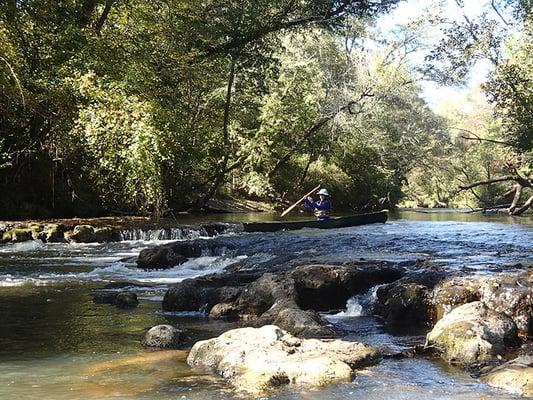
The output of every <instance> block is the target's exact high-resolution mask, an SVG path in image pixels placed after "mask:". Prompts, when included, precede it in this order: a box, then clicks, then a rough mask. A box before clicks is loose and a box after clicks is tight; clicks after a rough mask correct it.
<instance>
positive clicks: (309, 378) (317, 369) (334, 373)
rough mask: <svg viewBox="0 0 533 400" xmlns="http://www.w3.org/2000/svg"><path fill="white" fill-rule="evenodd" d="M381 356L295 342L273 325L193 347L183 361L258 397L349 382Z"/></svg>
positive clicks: (360, 347) (347, 346)
mask: <svg viewBox="0 0 533 400" xmlns="http://www.w3.org/2000/svg"><path fill="white" fill-rule="evenodd" d="M378 359H379V353H378V352H377V351H376V350H375V349H374V348H372V347H371V346H369V345H366V344H363V343H358V342H348V341H343V340H337V339H298V338H296V337H294V336H292V335H290V334H289V333H287V332H285V331H283V330H282V329H280V328H279V327H277V326H275V325H265V326H263V327H261V328H240V329H233V330H230V331H228V332H225V333H223V334H222V335H220V336H218V337H216V338H213V339H209V340H204V341H200V342H197V343H196V344H195V345H194V346H193V348H192V349H191V351H190V353H189V356H188V358H187V362H188V364H189V365H191V366H193V367H203V368H207V369H209V370H211V371H213V372H215V373H217V374H218V375H220V376H222V377H223V378H225V379H227V380H228V381H229V382H230V383H231V384H232V385H233V386H234V387H235V388H236V389H237V390H239V391H244V392H248V393H254V394H259V393H263V392H265V391H268V390H271V389H274V388H276V387H281V386H288V385H291V386H292V385H298V386H307V387H320V386H326V385H330V384H334V383H348V382H351V381H352V380H353V378H354V376H355V370H356V369H358V368H362V367H365V366H368V365H371V364H373V363H375V362H377V360H378Z"/></svg>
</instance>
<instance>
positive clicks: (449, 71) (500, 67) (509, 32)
mask: <svg viewBox="0 0 533 400" xmlns="http://www.w3.org/2000/svg"><path fill="white" fill-rule="evenodd" d="M456 3H457V4H458V5H459V6H462V3H461V2H460V1H459V0H457V1H456ZM491 6H492V9H493V10H494V15H493V16H491V15H489V14H488V13H484V14H482V15H481V16H480V17H478V18H477V19H472V18H469V17H468V16H467V15H466V14H463V19H462V20H461V21H453V22H451V23H450V27H449V28H447V29H445V34H446V35H445V38H444V39H443V41H442V42H441V43H440V45H439V46H437V48H436V49H435V50H434V52H433V53H432V54H431V55H430V56H429V57H428V61H430V62H432V63H431V64H430V66H429V70H430V71H432V72H434V73H435V72H436V74H435V75H434V76H437V77H441V78H444V80H446V81H458V80H460V78H461V77H464V76H466V72H467V71H468V69H469V68H470V67H471V66H472V64H473V63H474V62H475V61H476V60H478V59H480V58H486V59H489V60H490V61H491V62H492V64H493V66H494V71H493V72H492V74H491V76H490V78H489V80H488V82H487V83H486V84H485V85H484V86H483V88H484V90H485V92H486V94H487V96H488V98H489V100H490V101H491V103H492V104H493V105H494V110H495V117H498V118H501V121H502V129H501V131H500V133H499V135H498V136H497V137H496V138H486V137H483V136H482V135H480V134H479V133H477V132H470V133H471V134H470V135H467V136H465V139H466V140H473V141H477V142H489V143H492V145H494V146H504V147H505V148H506V149H507V152H508V153H510V155H509V156H507V159H506V162H505V163H503V165H502V168H501V170H500V174H499V176H494V175H492V176H488V177H487V178H486V179H482V180H478V181H475V182H470V183H467V184H463V185H460V187H459V189H460V190H461V191H462V190H473V189H474V188H479V187H481V186H487V185H489V186H490V185H493V184H495V183H498V182H513V187H512V188H511V189H510V190H509V191H507V193H506V195H507V196H510V195H514V197H513V200H512V202H511V205H510V207H509V208H508V212H509V213H510V214H512V215H520V214H522V213H523V212H524V211H526V210H527V209H528V208H529V207H530V206H531V205H532V204H533V196H530V197H528V198H527V199H526V200H525V202H523V203H521V196H522V195H523V194H524V192H525V191H527V190H529V189H531V188H532V187H533V174H532V167H533V164H532V156H531V153H532V150H533V140H532V138H533V125H532V124H533V114H532V105H533V103H532V101H533V96H532V88H533V86H532V82H533V77H532V72H531V71H532V69H531V65H532V62H533V58H532V52H531V38H532V28H531V26H532V23H533V19H532V14H531V12H530V11H531V2H529V1H506V2H503V3H497V2H495V1H493V2H492V3H491ZM501 7H508V8H511V9H512V11H513V12H514V15H515V17H516V19H515V20H514V21H513V22H512V23H511V22H510V21H507V19H506V18H505V17H504V16H503V14H502V12H501ZM517 30H518V31H519V32H520V35H515V32H516V31H517ZM442 62H444V64H442Z"/></svg>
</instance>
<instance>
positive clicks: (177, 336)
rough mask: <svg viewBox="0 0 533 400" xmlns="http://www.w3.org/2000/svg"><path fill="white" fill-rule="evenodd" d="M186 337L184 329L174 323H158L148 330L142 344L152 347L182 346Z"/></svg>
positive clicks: (169, 347)
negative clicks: (173, 324)
mask: <svg viewBox="0 0 533 400" xmlns="http://www.w3.org/2000/svg"><path fill="white" fill-rule="evenodd" d="M185 339H186V336H185V334H184V333H183V331H182V330H180V329H178V328H176V327H174V326H172V325H156V326H154V327H152V328H150V329H149V330H148V331H147V332H146V334H145V335H144V337H143V338H142V340H141V344H142V345H143V346H145V347H151V348H160V349H175V348H178V347H180V346H182V345H183V342H184V340H185Z"/></svg>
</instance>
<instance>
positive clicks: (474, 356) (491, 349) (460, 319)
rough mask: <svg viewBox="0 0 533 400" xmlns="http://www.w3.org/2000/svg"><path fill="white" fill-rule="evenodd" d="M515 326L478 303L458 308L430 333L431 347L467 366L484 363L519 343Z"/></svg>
mask: <svg viewBox="0 0 533 400" xmlns="http://www.w3.org/2000/svg"><path fill="white" fill-rule="evenodd" d="M517 339H518V338H517V329H516V325H515V323H514V322H513V321H512V320H511V318H509V317H508V316H506V315H505V314H501V313H497V312H495V311H493V310H490V309H489V308H487V307H486V306H485V305H484V304H483V303H481V302H479V301H476V302H472V303H468V304H464V305H462V306H459V307H457V308H454V309H453V310H452V311H450V313H448V314H446V315H445V316H444V317H443V318H442V319H441V320H439V321H438V322H437V324H436V325H435V326H434V327H433V329H432V330H431V332H429V333H428V335H427V338H426V345H427V346H434V347H435V348H437V349H438V350H439V352H440V353H441V355H442V357H443V358H444V359H446V360H447V361H450V362H457V363H459V364H463V365H474V364H482V363H485V362H488V361H490V360H492V359H494V358H495V357H496V356H498V355H500V354H501V353H502V352H503V351H504V350H505V349H506V347H508V346H511V345H513V344H514V343H516V342H517Z"/></svg>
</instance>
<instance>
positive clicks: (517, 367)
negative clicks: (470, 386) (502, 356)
mask: <svg viewBox="0 0 533 400" xmlns="http://www.w3.org/2000/svg"><path fill="white" fill-rule="evenodd" d="M481 379H482V380H483V381H484V382H486V383H487V384H489V385H490V386H494V387H497V388H500V389H504V390H507V391H509V392H511V393H514V394H519V395H522V396H527V397H533V356H531V355H529V356H521V357H518V358H515V359H514V360H511V361H509V362H506V363H505V364H502V365H500V366H498V367H496V368H493V369H492V370H490V371H488V372H486V373H485V374H483V375H482V376H481Z"/></svg>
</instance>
